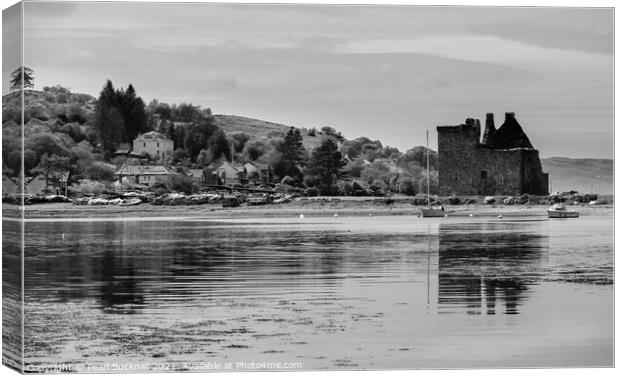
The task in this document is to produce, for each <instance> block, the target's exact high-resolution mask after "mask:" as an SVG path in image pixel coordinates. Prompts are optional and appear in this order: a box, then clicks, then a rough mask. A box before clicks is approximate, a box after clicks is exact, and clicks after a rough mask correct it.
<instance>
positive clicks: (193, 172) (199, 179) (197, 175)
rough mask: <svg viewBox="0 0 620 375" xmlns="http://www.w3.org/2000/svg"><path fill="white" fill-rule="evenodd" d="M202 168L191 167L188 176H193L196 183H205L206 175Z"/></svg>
mask: <svg viewBox="0 0 620 375" xmlns="http://www.w3.org/2000/svg"><path fill="white" fill-rule="evenodd" d="M203 172H204V170H202V169H189V171H188V173H187V174H188V176H190V177H191V178H192V182H193V183H194V185H198V186H200V185H203V184H204V183H205V177H204V174H203Z"/></svg>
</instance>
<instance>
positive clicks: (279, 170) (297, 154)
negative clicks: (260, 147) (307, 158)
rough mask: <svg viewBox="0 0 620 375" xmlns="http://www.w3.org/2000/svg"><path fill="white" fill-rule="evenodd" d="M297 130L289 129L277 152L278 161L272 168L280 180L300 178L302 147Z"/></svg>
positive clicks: (302, 162)
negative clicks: (278, 154) (278, 155)
mask: <svg viewBox="0 0 620 375" xmlns="http://www.w3.org/2000/svg"><path fill="white" fill-rule="evenodd" d="M302 140H303V138H302V136H301V132H300V131H299V129H295V128H293V127H291V128H290V129H289V131H288V133H286V137H284V142H282V143H281V144H280V145H279V146H278V147H277V150H278V151H279V152H280V154H281V156H280V160H278V162H277V163H276V165H275V166H274V172H275V173H276V175H277V176H278V177H280V178H283V177H284V176H291V177H294V178H301V171H300V167H303V165H304V161H303V157H304V151H305V149H304V145H303V143H302Z"/></svg>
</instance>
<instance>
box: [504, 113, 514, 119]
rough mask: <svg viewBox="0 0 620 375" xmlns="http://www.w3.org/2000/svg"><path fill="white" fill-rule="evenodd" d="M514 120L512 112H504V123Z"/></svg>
mask: <svg viewBox="0 0 620 375" xmlns="http://www.w3.org/2000/svg"><path fill="white" fill-rule="evenodd" d="M514 119H515V113H514V112H506V121H508V120H514Z"/></svg>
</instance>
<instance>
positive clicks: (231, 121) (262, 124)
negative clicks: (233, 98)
mask: <svg viewBox="0 0 620 375" xmlns="http://www.w3.org/2000/svg"><path fill="white" fill-rule="evenodd" d="M215 121H216V124H217V125H218V126H219V127H220V128H222V129H223V130H224V131H225V132H226V133H229V134H230V133H234V132H244V133H248V134H249V135H251V136H252V138H260V137H263V136H266V135H268V134H269V133H270V132H280V133H282V134H284V135H286V133H287V132H288V130H289V129H290V128H291V126H290V125H284V124H278V123H276V122H270V121H264V120H257V119H254V118H249V117H242V116H234V115H215ZM299 130H300V132H301V135H302V136H303V143H304V147H305V148H306V150H312V149H313V148H315V147H317V146H319V145H320V144H321V137H320V136H318V135H317V136H314V137H311V136H310V135H308V129H306V128H299Z"/></svg>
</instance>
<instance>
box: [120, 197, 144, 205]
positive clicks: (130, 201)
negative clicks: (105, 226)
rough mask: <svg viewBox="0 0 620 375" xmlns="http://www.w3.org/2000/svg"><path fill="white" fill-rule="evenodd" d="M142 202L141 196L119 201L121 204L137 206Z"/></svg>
mask: <svg viewBox="0 0 620 375" xmlns="http://www.w3.org/2000/svg"><path fill="white" fill-rule="evenodd" d="M140 203H142V199H140V198H129V199H125V200H123V201H122V202H121V203H119V206H136V205H138V204H140Z"/></svg>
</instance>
